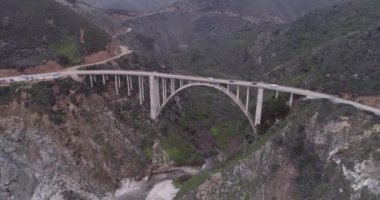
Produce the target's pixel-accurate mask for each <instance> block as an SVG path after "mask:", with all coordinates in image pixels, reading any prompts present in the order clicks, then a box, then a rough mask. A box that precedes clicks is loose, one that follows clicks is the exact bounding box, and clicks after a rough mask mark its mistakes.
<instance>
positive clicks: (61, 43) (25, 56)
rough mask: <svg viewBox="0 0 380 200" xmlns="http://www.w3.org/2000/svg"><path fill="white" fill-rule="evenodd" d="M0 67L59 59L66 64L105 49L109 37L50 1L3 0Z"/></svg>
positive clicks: (19, 65)
mask: <svg viewBox="0 0 380 200" xmlns="http://www.w3.org/2000/svg"><path fill="white" fill-rule="evenodd" d="M0 18H1V20H2V23H1V29H0V38H1V40H0V44H1V45H0V54H1V57H0V58H1V59H0V68H18V69H20V68H25V67H30V66H37V65H41V64H43V63H44V62H45V61H46V60H56V61H58V62H59V63H61V64H63V65H69V64H75V63H79V62H81V61H82V58H83V56H84V55H87V54H91V53H93V52H96V51H99V50H104V49H105V48H106V45H107V43H108V42H109V41H110V40H109V37H108V36H107V35H106V34H105V33H104V32H103V31H101V30H99V29H98V28H96V27H95V26H94V25H92V24H90V23H89V22H88V21H87V20H85V19H84V18H82V17H80V16H78V15H77V14H75V13H74V12H73V11H71V10H70V9H68V8H66V7H65V6H62V5H60V4H58V3H56V2H55V1H51V0H37V1H28V0H14V1H9V0H7V1H3V2H2V5H1V8H0Z"/></svg>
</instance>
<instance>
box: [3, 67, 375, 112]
mask: <svg viewBox="0 0 380 200" xmlns="http://www.w3.org/2000/svg"><path fill="white" fill-rule="evenodd" d="M115 74H117V75H132V76H144V77H149V76H155V77H159V78H167V79H180V80H184V81H194V82H207V83H214V84H228V85H235V86H245V87H254V88H264V89H265V90H272V91H279V92H284V93H292V94H297V95H302V96H306V97H307V98H309V99H329V100H331V101H333V102H335V103H341V104H347V105H351V106H354V107H356V108H358V109H361V110H365V111H369V112H372V113H375V114H376V115H380V109H378V108H374V107H371V106H367V105H363V104H360V103H357V102H354V101H350V100H346V99H342V98H340V97H337V96H334V95H329V94H325V93H320V92H314V91H310V90H305V89H299V88H294V87H288V86H281V85H275V84H268V83H263V82H249V81H242V80H228V79H217V78H212V77H208V78H207V77H199V76H187V75H179V74H167V73H158V72H147V71H126V70H87V71H83V70H82V71H78V70H67V71H61V72H55V73H46V74H35V75H31V76H35V77H38V79H37V78H36V79H37V80H49V79H56V78H61V77H65V76H70V75H115ZM10 79H13V81H14V82H20V81H29V80H26V79H25V77H22V76H17V77H7V78H1V79H0V81H4V80H5V81H7V82H9V80H10ZM36 79H35V80H36Z"/></svg>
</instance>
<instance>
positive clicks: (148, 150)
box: [143, 145, 153, 158]
mask: <svg viewBox="0 0 380 200" xmlns="http://www.w3.org/2000/svg"><path fill="white" fill-rule="evenodd" d="M143 150H144V153H145V155H146V156H147V157H148V158H152V156H153V149H152V146H149V145H146V146H144V148H143Z"/></svg>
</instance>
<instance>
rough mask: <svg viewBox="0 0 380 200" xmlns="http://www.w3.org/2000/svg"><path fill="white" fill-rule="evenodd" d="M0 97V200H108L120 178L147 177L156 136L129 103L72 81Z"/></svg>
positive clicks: (4, 93) (5, 92) (7, 91)
mask: <svg viewBox="0 0 380 200" xmlns="http://www.w3.org/2000/svg"><path fill="white" fill-rule="evenodd" d="M101 90H103V91H106V90H107V89H106V88H102V89H101ZM1 93H2V95H1V106H0V113H1V118H0V136H1V139H0V163H1V164H0V174H1V179H0V188H1V190H0V199H36V200H37V199H38V200H41V199H100V198H103V197H109V198H110V199H113V192H114V191H115V189H116V188H117V187H118V185H119V183H120V181H121V179H122V178H126V177H135V178H137V179H138V178H139V177H140V178H141V177H143V176H144V175H145V174H148V172H147V171H146V169H147V166H149V163H150V159H151V158H150V157H149V156H148V155H147V154H146V153H145V152H144V150H143V148H144V140H145V137H152V135H154V133H155V131H154V128H153V127H154V126H151V125H149V124H150V121H149V120H143V119H145V116H144V113H146V112H144V108H136V105H135V103H133V102H134V101H133V99H132V100H131V101H127V100H123V99H120V100H118V101H116V100H112V98H113V96H114V95H115V94H114V93H109V94H107V93H103V95H101V94H100V93H97V92H96V91H94V90H92V89H90V88H88V87H86V86H85V85H82V86H81V85H79V84H77V83H75V82H72V81H57V82H55V83H37V84H35V85H33V86H27V85H25V86H22V85H21V86H20V85H19V86H13V87H11V88H1ZM145 109H146V108H145ZM125 110H128V112H125Z"/></svg>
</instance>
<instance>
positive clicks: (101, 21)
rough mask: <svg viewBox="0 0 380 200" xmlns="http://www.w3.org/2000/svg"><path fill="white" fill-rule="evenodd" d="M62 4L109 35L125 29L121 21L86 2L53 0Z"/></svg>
mask: <svg viewBox="0 0 380 200" xmlns="http://www.w3.org/2000/svg"><path fill="white" fill-rule="evenodd" d="M55 1H56V2H59V3H61V4H62V5H65V6H67V7H68V8H70V9H72V10H74V11H75V12H76V13H78V14H79V15H81V16H82V17H84V18H85V19H87V20H88V21H89V22H91V23H92V24H94V25H95V26H97V27H98V28H99V29H102V30H104V31H106V32H107V33H108V34H109V35H111V36H112V35H115V34H117V33H119V32H123V31H125V29H124V28H123V25H122V23H121V22H119V21H117V20H115V19H113V18H112V17H111V16H109V15H108V14H106V13H105V12H104V11H103V10H100V9H97V8H94V7H92V6H90V5H88V4H85V3H81V2H79V1H70V0H55Z"/></svg>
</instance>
